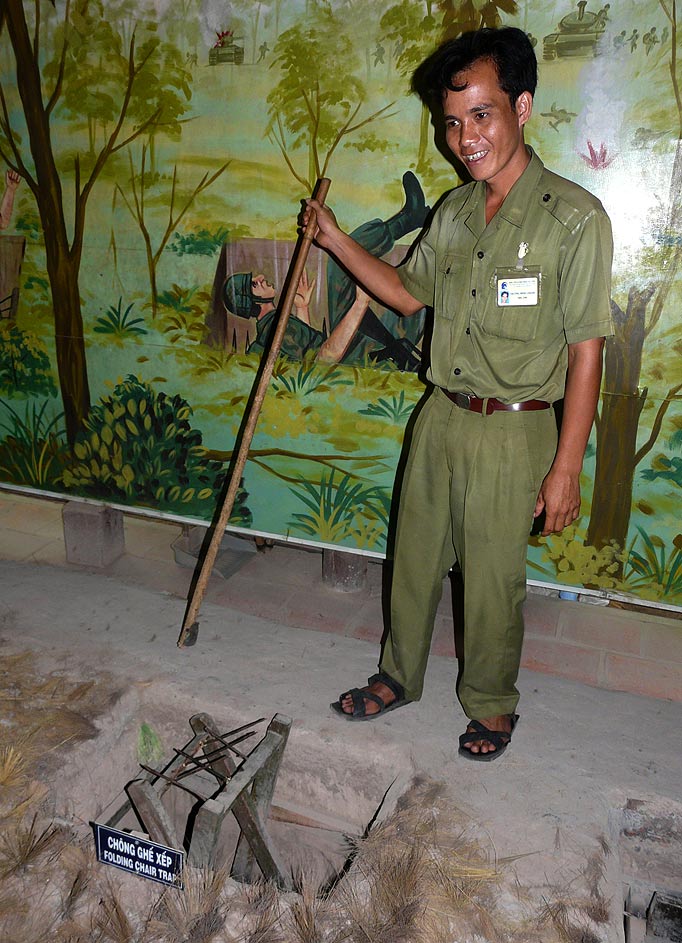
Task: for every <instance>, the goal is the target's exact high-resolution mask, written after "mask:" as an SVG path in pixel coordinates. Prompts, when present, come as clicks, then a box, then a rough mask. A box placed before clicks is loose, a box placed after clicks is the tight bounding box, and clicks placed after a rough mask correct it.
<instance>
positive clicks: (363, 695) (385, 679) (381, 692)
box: [330, 672, 409, 720]
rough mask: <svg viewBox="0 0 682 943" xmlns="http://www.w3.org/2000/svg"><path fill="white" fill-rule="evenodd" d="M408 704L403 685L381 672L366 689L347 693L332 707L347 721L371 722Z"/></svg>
mask: <svg viewBox="0 0 682 943" xmlns="http://www.w3.org/2000/svg"><path fill="white" fill-rule="evenodd" d="M408 703H409V701H407V700H406V699H405V692H404V690H403V687H402V685H401V684H399V683H398V682H397V681H394V680H393V678H390V677H389V676H388V675H386V674H384V673H383V672H380V673H379V674H376V675H372V677H371V678H368V679H367V684H366V685H365V687H362V688H351V690H350V691H346V692H345V693H344V694H342V695H341V696H340V697H339V699H338V701H335V702H334V703H333V704H330V707H331V709H332V710H333V711H336V713H337V714H341V715H342V716H343V717H345V718H346V720H371V719H372V718H373V717H378V716H379V714H385V713H387V712H388V711H392V710H395V709H396V708H398V707H402V706H403V705H404V704H408Z"/></svg>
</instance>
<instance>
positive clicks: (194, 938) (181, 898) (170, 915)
mask: <svg viewBox="0 0 682 943" xmlns="http://www.w3.org/2000/svg"><path fill="white" fill-rule="evenodd" d="M184 878H185V881H184V883H185V888H184V890H176V889H175V888H169V889H168V890H166V891H164V893H163V896H162V897H161V899H160V900H159V903H158V905H157V906H156V907H155V908H154V911H153V913H152V918H151V920H150V922H149V925H148V930H149V934H150V937H151V938H155V937H156V938H157V939H159V940H160V941H161V940H162V941H163V943H211V941H212V940H215V939H216V938H217V936H218V934H221V936H220V938H221V941H223V940H226V937H225V936H224V935H223V934H222V932H221V931H222V930H223V928H224V926H225V918H226V915H227V911H228V905H227V904H226V901H225V899H224V895H223V892H224V889H225V882H226V881H227V873H226V872H225V871H224V870H220V871H208V870H202V869H195V868H187V869H186V870H185V875H184Z"/></svg>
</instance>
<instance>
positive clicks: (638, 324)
mask: <svg viewBox="0 0 682 943" xmlns="http://www.w3.org/2000/svg"><path fill="white" fill-rule="evenodd" d="M2 9H3V15H4V17H5V21H4V26H3V30H2V33H1V34H0V92H1V97H0V106H1V107H0V157H1V158H2V160H3V162H4V164H5V165H7V166H9V167H12V168H14V169H16V170H17V171H18V172H19V174H20V175H21V177H22V183H21V187H20V191H19V195H18V197H17V203H16V206H15V212H14V219H13V221H12V224H11V225H12V228H13V230H14V232H15V233H17V234H19V235H23V236H25V238H26V241H27V249H26V256H25V259H24V262H23V267H22V274H21V277H20V280H19V283H18V287H19V289H20V303H19V310H18V314H17V316H16V319H15V320H13V321H11V323H7V324H5V323H3V324H2V326H1V327H0V345H1V346H0V478H1V479H2V480H3V481H6V482H9V483H14V484H20V485H31V486H33V487H38V488H44V489H45V490H52V491H60V490H61V491H67V492H71V493H77V494H80V495H83V496H88V497H94V498H99V499H102V500H109V501H116V502H120V503H123V504H125V503H130V504H138V503H139V504H144V506H145V507H153V508H156V509H158V510H159V511H160V512H165V513H171V514H175V515H179V516H181V517H183V518H188V519H200V520H209V519H210V518H211V517H212V515H213V511H214V509H215V505H216V500H217V496H218V494H219V492H220V488H221V486H222V482H223V481H224V476H225V471H226V469H227V468H228V467H229V463H230V461H231V460H232V459H233V457H234V456H233V449H234V443H235V441H236V439H237V433H238V430H239V426H240V423H241V421H242V420H243V416H244V410H245V409H246V406H247V403H248V401H249V396H250V394H251V391H252V389H253V383H254V376H255V374H256V371H257V368H258V358H257V357H256V356H255V355H253V354H248V353H247V352H246V347H247V343H246V340H245V338H244V337H243V336H239V337H238V336H236V334H231V333H229V332H225V342H224V343H222V342H221V343H220V344H216V343H215V341H214V340H213V341H212V342H210V343H209V341H210V340H211V339H210V338H209V334H208V332H207V313H208V312H209V311H210V310H215V299H216V293H218V295H219V294H220V290H221V289H222V287H223V286H222V284H221V283H220V280H219V279H218V278H217V272H218V270H219V267H220V264H221V259H222V256H223V253H227V254H228V255H230V254H231V253H233V254H234V255H235V257H236V258H238V259H239V260H240V261H239V265H242V261H243V266H242V267H241V268H240V269H238V270H239V271H241V272H244V273H246V272H251V273H252V275H256V274H258V272H260V271H262V272H263V273H264V274H265V276H266V278H267V279H268V280H269V282H270V283H272V284H275V283H276V285H277V288H278V289H279V288H281V285H282V284H283V282H284V275H285V271H284V268H285V266H284V267H283V265H282V262H281V259H280V258H279V256H278V253H279V252H280V249H281V245H282V243H287V244H288V245H289V246H291V244H293V241H294V239H295V236H296V230H295V219H296V214H297V212H298V209H299V206H300V203H299V201H300V199H301V198H302V197H303V196H305V195H307V193H308V192H309V191H310V189H311V188H312V185H313V183H314V181H315V179H316V178H317V177H318V176H320V175H321V174H328V175H329V176H331V177H332V179H333V185H332V191H331V194H330V200H331V202H332V203H333V205H334V207H335V209H336V211H337V215H338V216H339V218H340V219H341V221H342V223H343V224H344V226H346V227H347V228H348V229H351V228H353V227H355V226H358V225H360V224H362V223H365V222H367V221H368V220H371V219H372V218H374V217H376V218H378V219H381V220H384V219H386V218H388V217H389V216H390V215H391V214H393V213H394V212H395V210H396V209H397V208H398V207H399V206H400V205H401V201H402V200H403V199H404V194H403V190H402V187H401V179H402V177H403V174H404V172H405V171H406V170H412V171H413V172H414V173H415V174H416V176H417V178H418V179H419V182H420V185H421V186H422V187H423V189H424V190H425V191H426V198H427V200H428V202H429V203H430V204H431V205H433V204H434V203H435V201H436V200H437V199H438V197H439V196H440V194H441V192H442V191H443V190H444V189H446V188H448V187H450V186H454V185H456V184H457V183H458V179H457V177H456V175H455V173H454V172H453V168H452V167H451V166H450V164H449V163H448V162H447V161H446V160H445V159H444V158H443V156H442V155H440V154H439V153H438V150H437V149H436V147H435V146H434V141H433V127H432V125H431V122H430V115H429V113H428V111H427V110H426V109H424V108H422V106H421V105H420V103H419V102H418V101H417V99H416V98H415V97H414V96H413V95H411V94H410V93H409V80H410V76H411V73H412V71H413V69H414V68H415V67H416V65H418V63H419V62H420V61H421V59H422V58H423V57H424V55H426V54H427V53H428V52H429V51H430V49H432V48H433V47H434V46H435V45H437V44H438V43H439V42H441V41H442V40H443V39H445V38H447V37H450V36H454V35H457V34H458V33H459V32H461V31H462V30H464V29H469V28H474V27H477V26H481V25H491V26H492V25H498V24H499V23H501V22H504V23H513V24H514V25H520V26H522V27H523V28H524V29H526V30H527V31H528V32H529V33H532V34H533V35H534V36H535V37H537V52H538V58H539V60H540V87H539V92H538V96H537V99H536V113H535V115H534V116H533V119H532V121H531V123H530V125H529V128H528V133H529V140H530V143H532V144H533V146H534V147H536V149H537V150H538V151H539V153H540V155H541V156H542V157H543V159H544V160H545V162H546V163H547V164H548V165H549V166H550V167H551V168H552V169H556V170H557V171H558V172H560V173H565V174H566V176H568V177H571V178H573V179H576V180H577V181H578V182H579V183H581V184H583V185H584V186H586V187H588V188H589V189H591V190H593V191H594V192H596V193H597V195H599V196H600V197H601V198H602V200H603V202H604V203H605V205H606V208H607V209H608V210H609V212H610V213H612V215H613V217H614V221H615V222H616V230H617V239H618V240H619V242H620V244H619V247H618V251H617V258H616V265H615V268H614V276H615V277H614V290H613V310H614V317H615V321H616V336H615V338H614V339H613V340H612V341H609V344H608V348H607V355H606V373H605V384H604V390H605V395H604V397H603V400H602V404H601V406H600V411H599V416H598V419H597V423H596V434H595V437H594V439H593V442H592V444H591V447H590V451H589V454H588V458H587V460H586V463H585V472H584V476H583V479H584V480H583V491H584V505H583V508H584V515H583V517H581V518H580V519H579V521H578V522H576V525H575V526H574V527H572V528H569V529H567V530H566V531H565V532H564V533H563V534H562V535H560V536H555V537H552V538H549V539H547V540H534V541H531V547H530V556H529V560H530V569H529V575H530V576H538V577H539V578H541V579H543V580H548V581H550V582H559V583H567V584H571V585H589V586H592V587H594V586H597V587H600V588H602V589H604V590H605V591H607V592H611V591H625V592H633V593H635V594H636V595H638V596H641V597H643V598H647V599H663V600H664V601H666V602H672V603H674V604H677V605H680V604H682V586H681V585H680V569H681V567H682V564H681V563H680V552H681V551H680V546H679V540H680V537H679V519H680V514H679V506H680V505H679V502H680V489H681V488H682V482H681V479H682V471H681V469H682V462H681V460H680V452H681V449H680V429H682V415H681V413H680V408H679V402H680V395H681V390H682V376H681V375H680V366H679V364H680V360H679V352H680V344H681V343H682V337H681V336H680V328H679V319H678V318H677V317H676V315H675V312H676V311H677V310H678V309H679V305H680V303H681V302H682V298H681V297H680V295H681V292H680V261H681V260H682V246H681V245H680V243H679V232H680V229H681V228H682V215H681V214H682V199H681V198H680V194H681V193H682V177H681V174H682V156H681V154H680V147H681V143H680V142H681V141H682V105H681V98H680V87H679V70H680V66H679V61H678V57H677V45H678V35H677V21H676V8H675V6H674V4H672V3H671V2H670V0H645V2H644V3H642V2H634V0H632V2H631V0H624V2H623V3H622V4H619V5H617V7H616V5H614V4H612V5H611V6H610V7H609V8H608V9H606V8H605V10H604V12H605V15H606V21H605V29H604V31H603V34H601V35H600V38H599V39H598V42H597V41H595V42H592V40H590V43H591V45H590V44H584V45H585V48H583V49H582V50H581V49H579V50H578V52H577V53H570V54H566V55H564V54H563V52H562V48H563V47H561V45H560V43H559V44H557V41H556V37H557V36H558V37H562V36H563V37H564V38H566V36H568V38H569V39H570V35H569V33H566V32H565V23H566V18H567V17H570V16H571V14H573V13H574V12H575V8H574V4H573V3H572V2H571V0H566V2H565V3H562V4H559V5H556V4H555V5H554V6H553V7H552V9H548V8H547V5H546V4H543V3H540V2H539V0H527V2H524V3H517V2H514V0H502V2H497V3H495V2H487V3H484V4H481V3H472V2H471V0H398V2H391V0H366V2H364V3H362V4H358V3H354V2H351V0H290V2H287V3H283V2H281V0H276V2H272V3H260V2H258V3H254V2H251V0H248V2H247V0H235V2H233V3H231V4H223V3H218V2H217V0H215V2H213V0H180V2H178V3H175V4H173V3H168V2H166V0H157V2H155V3H147V2H146V0H117V2H113V0H97V2H95V3H93V2H91V0H70V2H69V3H68V4H67V3H66V2H65V0H55V2H54V3H52V2H50V0H38V2H37V3H36V4H31V5H28V4H22V3H20V2H19V0H6V3H5V4H4V5H3V8H2ZM598 12H599V10H598V9H597V8H596V6H595V7H594V8H593V6H592V4H591V3H590V2H588V4H587V9H586V13H587V15H589V16H591V17H595V16H597V14H598ZM562 23H563V24H564V26H562ZM654 26H655V27H656V28H655V29H652V27H654ZM562 30H564V32H562ZM635 30H636V31H637V42H635V40H634V39H633V35H634V31H635ZM569 32H570V31H569ZM623 32H625V38H623ZM220 34H224V35H227V34H231V38H230V40H229V42H227V41H226V42H225V44H224V45H222V46H218V45H217V44H219V43H220V42H221V41H220V40H219V39H218V35H220ZM645 36H646V37H648V38H647V42H646V43H645V42H644V37H645ZM549 37H555V39H553V40H552V43H553V44H554V45H551V44H550V45H548V42H547V41H548V38H549ZM652 37H653V38H652ZM626 39H627V43H626V41H625V40H626ZM550 46H551V49H550ZM588 47H589V48H588ZM237 49H241V53H239V55H237V54H236V50H237ZM221 50H222V52H221ZM219 52H220V55H219V54H218V53H219ZM595 53H596V55H595ZM17 62H18V63H19V66H17ZM211 63H213V64H211ZM624 70H626V71H627V74H628V75H629V76H630V81H629V82H628V84H627V87H626V88H624V87H623V83H622V75H623V74H624ZM602 92H603V96H604V98H603V99H600V98H599V95H600V94H601V93H602ZM558 115H560V116H561V119H562V120H561V121H557V120H556V119H557V116H558ZM647 175H648V176H647ZM640 177H641V180H640ZM647 193H649V194H652V195H651V196H650V198H649V201H648V203H646V205H645V201H644V195H645V194H647ZM654 193H655V194H656V197H654V196H653V194H654ZM640 203H642V207H641V209H640V210H638V212H637V213H634V210H633V214H634V215H628V208H629V207H631V206H633V205H636V206H637V207H639V204H640ZM2 239H3V237H2V235H0V252H2V246H3V243H2ZM406 241H409V239H408V240H406ZM247 242H248V244H249V245H251V246H253V245H255V246H256V248H251V249H249V251H251V252H252V253H255V255H252V256H250V255H249V254H248V252H247V250H246V249H245V248H244V246H246V245H247ZM268 245H271V246H272V250H271V251H270V250H266V249H265V248H264V247H265V246H268ZM240 252H241V253H242V255H240ZM258 253H260V254H258ZM247 262H248V264H247ZM235 264H237V263H235ZM256 267H258V271H257V269H256ZM233 271H237V269H233ZM308 274H309V276H310V279H311V282H312V283H313V286H314V287H313V297H312V302H311V306H313V307H314V310H312V308H311V310H312V314H313V317H317V319H318V320H317V321H316V322H315V323H316V324H319V326H320V330H321V331H328V329H329V323H328V321H327V320H326V318H327V317H328V313H327V312H328V310H329V306H328V300H327V299H326V298H325V290H326V285H325V269H324V268H320V269H317V270H316V271H315V273H313V269H312V268H310V267H309V272H308ZM218 311H219V313H221V314H222V308H220V306H219V305H218ZM320 312H324V313H320ZM384 320H385V321H386V323H390V325H391V329H392V330H393V333H394V334H395V335H396V336H397V337H403V336H406V337H408V338H410V339H411V338H412V335H410V334H409V325H406V324H404V323H403V322H402V321H398V320H396V319H394V318H393V316H392V315H390V314H389V315H384ZM422 392H423V385H422V383H421V381H420V380H419V378H418V377H417V376H416V374H413V373H409V372H402V371H401V370H398V369H396V366H395V364H393V363H391V362H390V361H384V362H382V363H377V362H374V361H371V360H370V359H369V357H368V358H367V359H366V360H365V361H364V362H361V363H356V364H355V365H354V366H352V367H351V366H350V365H347V364H345V365H344V364H343V363H338V364H323V363H321V362H320V361H319V360H317V359H316V358H315V356H311V357H306V358H305V359H304V361H303V362H292V361H290V360H286V359H284V358H283V359H281V360H280V361H279V362H278V364H277V365H276V368H275V372H274V376H273V380H272V384H271V389H270V391H269V394H268V396H267V397H266V401H265V404H264V406H263V412H262V415H261V418H260V420H259V423H258V427H257V433H256V437H255V439H254V443H253V447H252V451H251V454H250V458H249V461H248V463H247V466H246V470H245V476H244V482H243V485H244V489H243V490H242V491H240V500H239V502H238V506H237V508H236V510H235V515H234V518H233V521H232V523H233V525H235V526H238V527H243V528H245V529H249V528H251V529H252V530H254V531H255V532H265V533H279V534H283V535H287V536H289V537H294V538H297V539H300V540H303V541H305V542H315V541H318V542H320V541H321V542H325V543H329V542H331V543H337V544H339V545H340V546H345V547H349V548H354V549H356V548H359V549H362V550H365V551H369V552H376V553H382V552H383V551H384V550H385V546H386V530H387V524H388V509H389V505H390V499H391V493H392V488H393V479H394V475H395V469H396V465H397V462H398V457H399V453H400V448H401V443H402V437H403V430H404V427H405V425H406V423H407V422H408V420H409V416H410V414H411V412H412V410H413V408H414V406H415V404H416V403H417V401H418V400H419V398H420V396H421V395H422ZM199 429H201V431H199ZM247 492H248V495H247Z"/></svg>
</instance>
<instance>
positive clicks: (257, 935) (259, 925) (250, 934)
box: [233, 882, 289, 943]
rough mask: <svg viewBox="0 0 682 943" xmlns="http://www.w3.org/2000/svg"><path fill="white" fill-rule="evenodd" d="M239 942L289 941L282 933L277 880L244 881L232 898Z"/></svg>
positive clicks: (280, 942)
mask: <svg viewBox="0 0 682 943" xmlns="http://www.w3.org/2000/svg"><path fill="white" fill-rule="evenodd" d="M233 906H234V908H235V911H237V910H238V911H239V912H240V915H241V920H240V921H239V924H238V929H237V934H238V935H237V940H238V941H239V943H289V940H287V939H286V938H285V937H284V936H283V933H282V916H283V914H282V900H281V898H280V894H279V891H278V890H277V888H276V887H275V885H274V884H271V883H261V882H259V883H257V884H245V885H243V886H242V889H241V892H240V894H239V895H238V897H237V898H235V899H234V900H233Z"/></svg>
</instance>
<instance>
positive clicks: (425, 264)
mask: <svg viewBox="0 0 682 943" xmlns="http://www.w3.org/2000/svg"><path fill="white" fill-rule="evenodd" d="M432 238H433V231H432V229H430V230H429V231H428V232H426V233H424V235H423V236H422V237H421V239H419V240H418V242H416V243H415V245H414V246H413V249H412V251H411V252H410V254H409V255H408V257H407V258H406V259H405V261H404V262H403V263H402V264H401V265H399V266H398V268H397V272H398V277H399V278H400V281H401V282H402V284H403V287H404V288H405V289H406V290H407V291H409V293H410V294H411V295H412V297H413V298H416V299H417V301H421V303H422V304H423V305H425V306H427V307H433V303H434V294H435V286H436V251H435V248H434V246H433V244H432V241H431V240H432Z"/></svg>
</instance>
